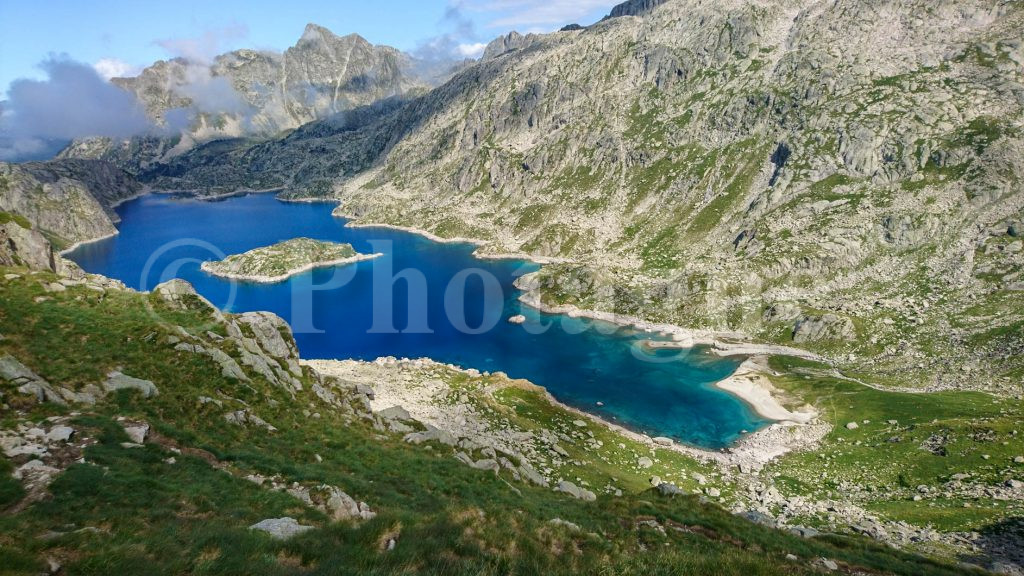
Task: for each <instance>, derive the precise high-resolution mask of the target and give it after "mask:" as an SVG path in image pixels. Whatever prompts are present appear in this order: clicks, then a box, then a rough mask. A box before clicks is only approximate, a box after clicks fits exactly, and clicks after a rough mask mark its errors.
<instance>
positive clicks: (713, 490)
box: [704, 488, 722, 498]
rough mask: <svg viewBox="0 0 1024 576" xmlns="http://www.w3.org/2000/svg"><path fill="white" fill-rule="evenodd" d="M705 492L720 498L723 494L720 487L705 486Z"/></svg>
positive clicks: (712, 496) (711, 496) (709, 495)
mask: <svg viewBox="0 0 1024 576" xmlns="http://www.w3.org/2000/svg"><path fill="white" fill-rule="evenodd" d="M704 493H705V494H707V495H708V497H710V498H718V497H720V496H721V495H722V491H721V490H719V489H718V488H705V489H704Z"/></svg>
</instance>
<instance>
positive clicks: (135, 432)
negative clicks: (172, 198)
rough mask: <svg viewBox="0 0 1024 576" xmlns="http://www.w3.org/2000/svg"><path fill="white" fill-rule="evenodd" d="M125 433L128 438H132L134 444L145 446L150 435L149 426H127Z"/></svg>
mask: <svg viewBox="0 0 1024 576" xmlns="http://www.w3.org/2000/svg"><path fill="white" fill-rule="evenodd" d="M124 433H125V434H127V435H128V438H130V439H131V441H132V442H133V443H135V444H145V442H146V436H148V435H149V424H136V425H133V426H125V427H124Z"/></svg>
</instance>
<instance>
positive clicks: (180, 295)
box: [153, 278, 223, 318]
mask: <svg viewBox="0 0 1024 576" xmlns="http://www.w3.org/2000/svg"><path fill="white" fill-rule="evenodd" d="M153 294H156V295H157V296H159V297H160V299H161V300H163V301H164V302H167V303H168V304H170V305H171V306H172V307H174V308H179V309H184V310H189V309H192V308H195V307H196V305H200V306H202V307H203V308H206V309H208V310H209V311H210V312H212V313H213V314H214V315H215V316H217V317H218V318H222V317H223V315H222V314H221V312H220V310H219V309H218V308H217V307H216V306H214V305H213V304H212V303H211V302H210V301H209V300H207V299H206V298H203V297H202V296H200V295H199V293H198V292H196V289H195V288H193V287H192V285H191V284H189V283H188V282H186V281H184V280H181V279H180V278H174V279H172V280H168V281H167V282H164V283H163V284H158V285H157V286H156V287H155V288H153Z"/></svg>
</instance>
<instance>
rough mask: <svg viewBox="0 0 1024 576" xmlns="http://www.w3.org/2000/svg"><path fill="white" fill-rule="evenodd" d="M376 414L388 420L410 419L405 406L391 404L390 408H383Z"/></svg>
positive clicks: (407, 420)
mask: <svg viewBox="0 0 1024 576" xmlns="http://www.w3.org/2000/svg"><path fill="white" fill-rule="evenodd" d="M377 415H378V416H380V417H381V418H382V419H384V420H386V421H389V422H390V421H400V422H409V421H411V420H412V415H410V414H409V411H408V410H406V409H405V408H402V407H401V406H392V407H390V408H385V409H384V410H381V411H380V412H378V413H377Z"/></svg>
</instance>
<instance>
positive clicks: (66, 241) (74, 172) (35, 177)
mask: <svg viewBox="0 0 1024 576" xmlns="http://www.w3.org/2000/svg"><path fill="white" fill-rule="evenodd" d="M143 190H144V187H143V185H142V184H140V183H139V182H138V181H137V180H135V178H133V177H132V176H131V175H130V174H128V173H127V172H125V171H123V170H121V169H120V168H117V167H115V166H113V165H112V164H109V163H107V162H103V161H98V160H54V161H50V162H30V163H27V164H7V163H0V210H4V211H6V212H11V213H14V214H18V215H20V216H22V217H24V218H25V219H27V220H28V221H29V222H31V223H32V224H33V225H34V226H35V227H36V228H37V229H38V230H39V231H40V232H42V233H43V234H44V235H46V236H47V237H48V238H49V239H50V240H51V241H52V242H53V243H54V245H55V246H57V247H58V248H66V247H68V246H69V245H71V244H74V243H76V242H82V241H85V240H92V239H96V238H101V237H103V236H109V235H110V234H114V233H116V232H117V229H116V228H115V227H114V224H115V223H116V222H117V221H118V217H117V214H115V213H114V210H113V207H114V206H115V205H117V204H118V203H119V202H121V201H123V200H125V199H127V198H131V197H134V196H136V195H138V194H140V193H141V192H142V191H143Z"/></svg>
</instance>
